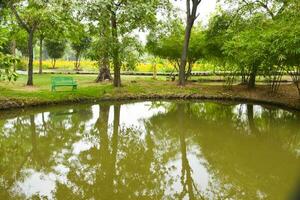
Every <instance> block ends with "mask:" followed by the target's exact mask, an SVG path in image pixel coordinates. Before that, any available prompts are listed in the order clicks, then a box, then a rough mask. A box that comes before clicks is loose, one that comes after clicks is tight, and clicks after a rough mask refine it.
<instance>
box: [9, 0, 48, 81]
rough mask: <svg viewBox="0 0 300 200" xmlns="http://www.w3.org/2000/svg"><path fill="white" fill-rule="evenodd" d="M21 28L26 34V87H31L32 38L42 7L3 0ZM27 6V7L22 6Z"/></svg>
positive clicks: (42, 10)
mask: <svg viewBox="0 0 300 200" xmlns="http://www.w3.org/2000/svg"><path fill="white" fill-rule="evenodd" d="M5 2H6V4H7V5H8V7H9V8H10V9H11V11H12V13H13V14H14V15H15V17H16V20H17V22H18V24H19V25H20V27H21V28H23V29H24V30H25V31H26V32H27V34H28V43H27V44H28V57H29V59H28V80H27V85H28V86H31V85H33V45H34V42H33V38H34V33H35V32H36V30H37V29H38V26H39V24H40V21H41V18H42V16H43V12H44V11H45V10H44V9H43V5H42V4H39V3H37V2H35V1H29V2H27V1H26V2H27V3H26V2H25V3H26V4H24V1H17V2H16V1H9V0H5ZM24 5H27V6H24Z"/></svg>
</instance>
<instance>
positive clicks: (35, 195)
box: [0, 101, 300, 200]
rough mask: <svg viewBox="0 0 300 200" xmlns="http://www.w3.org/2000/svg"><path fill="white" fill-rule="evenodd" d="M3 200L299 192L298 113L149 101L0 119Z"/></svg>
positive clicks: (208, 196)
mask: <svg viewBox="0 0 300 200" xmlns="http://www.w3.org/2000/svg"><path fill="white" fill-rule="evenodd" d="M0 133H1V134H0V199H96V200H98V199H99V200H101V199H107V200H112V199H134V200H135V199H191V200H192V199H251V200H252V199H271V200H276V199H278V200H284V199H290V198H291V197H292V196H293V195H296V194H297V192H299V190H297V189H298V188H299V186H300V113H299V112H291V111H286V110H282V109H279V108H274V107H268V106H267V107H266V106H259V105H250V104H249V105H248V104H234V103H217V102H199V101H194V102H191V101H169V102H168V101H155V102H131V103H128V102H124V103H115V104H114V103H112V104H109V103H99V104H94V105H91V104H79V105H78V104H77V105H68V106H56V107H49V108H38V109H27V110H20V111H10V112H5V113H0Z"/></svg>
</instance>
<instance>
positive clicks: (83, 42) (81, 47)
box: [71, 34, 91, 71]
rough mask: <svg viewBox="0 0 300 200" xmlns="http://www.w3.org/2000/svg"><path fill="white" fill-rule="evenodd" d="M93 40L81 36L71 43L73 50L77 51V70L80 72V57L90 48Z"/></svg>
mask: <svg viewBox="0 0 300 200" xmlns="http://www.w3.org/2000/svg"><path fill="white" fill-rule="evenodd" d="M90 43H91V39H90V37H88V36H86V35H84V34H81V35H78V38H77V39H74V40H72V41H71V46H72V49H73V50H74V51H75V64H74V66H75V70H77V71H79V69H80V57H81V55H82V54H83V52H84V51H86V50H87V48H88V47H89V46H90Z"/></svg>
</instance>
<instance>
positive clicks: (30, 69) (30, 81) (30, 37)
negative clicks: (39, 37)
mask: <svg viewBox="0 0 300 200" xmlns="http://www.w3.org/2000/svg"><path fill="white" fill-rule="evenodd" d="M33 36H34V31H33V30H30V32H29V34H28V56H29V61H28V80H27V85H28V86H32V85H33Z"/></svg>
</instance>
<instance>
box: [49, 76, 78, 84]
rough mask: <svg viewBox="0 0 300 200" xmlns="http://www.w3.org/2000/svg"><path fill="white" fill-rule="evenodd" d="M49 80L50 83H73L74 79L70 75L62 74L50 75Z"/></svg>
mask: <svg viewBox="0 0 300 200" xmlns="http://www.w3.org/2000/svg"><path fill="white" fill-rule="evenodd" d="M51 82H52V84H53V83H70V84H73V83H75V81H74V79H73V78H72V77H64V76H60V77H52V78H51Z"/></svg>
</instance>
